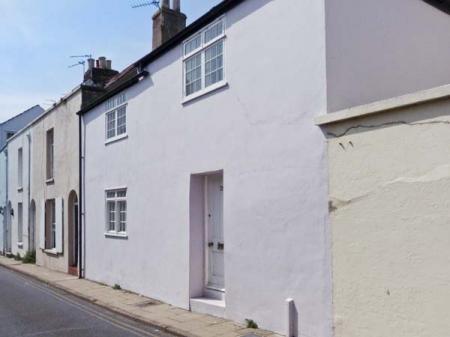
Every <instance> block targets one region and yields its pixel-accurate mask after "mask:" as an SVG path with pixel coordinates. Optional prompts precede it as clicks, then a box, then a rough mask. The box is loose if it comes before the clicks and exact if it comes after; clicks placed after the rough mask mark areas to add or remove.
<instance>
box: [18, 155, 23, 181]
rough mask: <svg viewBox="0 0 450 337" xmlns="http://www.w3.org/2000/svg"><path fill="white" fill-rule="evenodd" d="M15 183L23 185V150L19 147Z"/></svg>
mask: <svg viewBox="0 0 450 337" xmlns="http://www.w3.org/2000/svg"><path fill="white" fill-rule="evenodd" d="M17 185H18V188H22V187H23V150H22V148H20V149H19V150H18V152H17Z"/></svg>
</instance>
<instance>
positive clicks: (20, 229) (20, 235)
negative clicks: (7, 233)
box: [17, 202, 23, 243]
mask: <svg viewBox="0 0 450 337" xmlns="http://www.w3.org/2000/svg"><path fill="white" fill-rule="evenodd" d="M22 241H23V204H22V203H21V202H19V203H18V204H17V242H19V243H21V242H22Z"/></svg>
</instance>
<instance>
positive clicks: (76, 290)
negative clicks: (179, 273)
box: [0, 256, 281, 337]
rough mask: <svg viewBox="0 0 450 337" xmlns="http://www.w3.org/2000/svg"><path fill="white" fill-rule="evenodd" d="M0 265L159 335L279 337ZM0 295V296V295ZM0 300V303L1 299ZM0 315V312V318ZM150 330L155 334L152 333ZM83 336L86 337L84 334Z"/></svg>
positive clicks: (7, 262)
mask: <svg viewBox="0 0 450 337" xmlns="http://www.w3.org/2000/svg"><path fill="white" fill-rule="evenodd" d="M0 266H2V267H5V268H8V269H10V270H13V271H15V272H18V273H21V274H24V275H27V276H28V277H32V278H34V279H36V280H39V281H41V282H43V283H45V284H47V285H48V286H50V287H52V288H56V289H58V290H60V291H63V292H65V293H68V294H71V295H73V296H76V297H77V298H79V299H82V300H84V301H88V302H90V303H92V304H95V305H96V306H99V307H101V308H104V309H106V310H108V311H111V312H114V313H117V314H120V315H121V316H123V317H125V318H127V319H131V320H133V321H135V322H136V324H142V323H144V324H148V325H149V326H150V327H153V328H156V330H158V331H161V332H166V333H169V334H175V335H178V336H183V337H250V336H251V337H254V336H259V337H281V336H280V335H277V334H275V333H273V332H270V331H266V330H261V329H247V328H245V327H244V326H243V325H240V324H237V323H236V322H233V321H229V320H226V319H222V318H217V317H213V316H209V315H204V314H198V313H193V312H190V311H187V310H183V309H180V308H177V307H174V306H171V305H169V304H166V303H162V302H159V301H156V300H153V299H151V298H148V297H144V296H141V295H138V294H134V293H131V292H129V291H126V290H114V289H112V288H111V287H108V286H106V285H103V284H99V283H97V282H92V281H89V280H86V279H79V278H77V277H75V276H71V275H68V274H64V273H60V272H56V271H52V270H49V269H47V268H44V267H39V266H36V265H34V264H23V263H22V262H20V261H15V260H13V259H9V258H6V257H3V256H0ZM0 281H1V278H0ZM0 296H2V294H1V293H0ZM0 298H1V299H2V302H3V297H0ZM24 300H26V299H24ZM1 314H2V313H1V310H0V319H1ZM0 322H1V321H0ZM152 331H153V332H155V330H152ZM0 336H8V335H3V334H1V330H0ZM12 336H22V335H12ZM24 336H28V335H24ZM29 336H31V335H29ZM33 336H35V335H33ZM36 336H38V335H36ZM39 336H40V335H39ZM49 336H53V335H49ZM55 336H56V335H55ZM57 336H58V337H59V336H63V335H57ZM67 336H72V335H67ZM73 336H77V335H73ZM80 336H81V335H80ZM82 336H88V335H85V334H84V335H82ZM93 336H95V337H97V336H98V337H102V336H103V335H100V334H99V335H93ZM105 336H111V337H112V336H116V335H114V334H112V333H111V334H109V335H105ZM118 336H121V337H122V336H128V335H125V334H121V335H118ZM161 336H166V335H161ZM169 336H170V335H169Z"/></svg>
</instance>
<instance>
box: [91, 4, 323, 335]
mask: <svg viewBox="0 0 450 337" xmlns="http://www.w3.org/2000/svg"><path fill="white" fill-rule="evenodd" d="M280 18H283V19H282V20H280ZM225 19H226V25H227V28H226V42H225V64H226V69H225V72H226V75H225V76H226V80H227V82H228V85H227V86H226V87H224V88H222V89H219V90H217V91H216V92H214V93H211V94H208V95H206V96H203V97H201V98H199V99H197V100H194V101H191V102H189V103H187V104H185V105H183V104H182V100H183V97H182V91H183V88H182V79H183V74H182V68H183V67H182V61H181V52H182V47H181V45H179V46H178V47H176V48H175V49H172V50H171V51H169V52H167V53H166V54H165V55H163V56H162V57H160V58H159V59H158V60H156V61H154V62H153V63H152V64H150V65H149V67H148V69H147V70H148V71H149V73H150V76H149V77H148V78H146V79H144V80H143V81H142V82H140V83H139V84H137V85H134V86H133V87H131V88H129V89H128V90H126V95H127V98H128V106H127V137H126V138H124V139H122V140H120V141H117V142H114V143H110V144H107V145H105V115H104V112H105V106H104V105H103V104H102V105H100V106H98V107H96V108H95V109H93V110H92V111H90V112H89V113H87V114H86V115H85V116H84V124H85V157H86V159H85V164H84V168H85V182H84V198H85V199H84V200H85V202H84V206H85V218H84V220H85V230H86V236H85V239H86V241H85V245H86V247H85V248H86V249H85V254H86V255H85V258H86V278H88V279H93V280H97V281H101V282H105V283H107V284H110V285H113V284H116V283H117V284H120V285H121V286H122V287H123V288H125V289H129V290H132V291H135V292H138V293H142V294H145V295H147V296H150V297H153V298H157V299H161V300H164V301H166V302H169V303H171V304H174V305H176V306H180V307H183V308H189V300H190V297H191V296H198V295H199V292H200V291H201V289H200V290H199V287H198V280H199V278H201V277H202V276H201V273H202V272H203V270H201V266H202V262H201V261H200V262H199V261H198V259H197V258H196V257H200V258H201V255H200V256H199V255H194V254H196V253H195V252H196V251H198V248H200V249H202V247H198V245H199V242H200V240H199V237H198V236H200V235H201V233H198V232H196V231H195V230H192V226H191V225H192V224H190V216H192V213H191V214H190V189H191V187H190V183H191V175H192V174H197V173H206V172H216V171H219V170H223V177H224V232H225V233H224V235H225V247H226V248H225V284H226V295H225V297H226V309H225V316H226V317H228V318H230V319H234V320H237V321H241V322H242V321H243V320H244V319H245V318H251V319H254V320H255V321H256V322H257V323H258V324H259V325H260V327H263V328H267V329H271V330H275V331H278V332H283V331H285V328H286V327H285V322H286V317H285V311H286V310H285V306H286V304H285V300H286V299H287V298H293V299H294V302H295V310H296V313H295V315H294V316H295V319H296V320H298V322H297V323H298V326H299V327H300V334H301V335H302V336H311V337H313V336H314V337H315V336H317V337H328V336H331V335H332V331H331V309H330V308H331V286H330V283H331V279H330V268H329V264H330V257H329V249H328V248H329V242H328V215H327V214H328V204H327V200H328V198H327V192H328V191H327V184H326V155H325V153H326V144H325V140H324V137H323V135H322V133H321V131H320V129H319V128H317V127H316V126H314V117H316V116H318V115H320V114H323V113H325V112H326V84H325V77H326V74H325V31H324V5H323V4H322V3H321V2H320V1H291V0H278V1H270V0H248V1H245V2H244V3H243V4H241V5H239V6H238V7H236V8H235V9H233V10H231V11H229V12H228V13H227V14H226V16H225ZM149 43H150V41H149ZM194 180H195V179H194ZM193 184H195V183H194V182H193ZM116 187H126V188H127V202H128V206H127V207H128V214H127V217H128V223H127V226H128V233H127V234H128V238H127V239H117V238H116V239H115V238H107V237H105V226H106V225H105V211H104V210H105V189H109V188H116ZM192 202H194V203H195V202H196V201H195V200H194V201H192ZM197 202H198V201H197ZM200 204H201V203H200ZM193 219H194V220H193V221H194V222H195V217H194V218H193ZM190 251H191V254H192V255H191V258H190ZM200 288H201V287H200Z"/></svg>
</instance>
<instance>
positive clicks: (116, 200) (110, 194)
mask: <svg viewBox="0 0 450 337" xmlns="http://www.w3.org/2000/svg"><path fill="white" fill-rule="evenodd" d="M106 231H107V232H108V233H111V234H120V235H124V234H126V232H127V190H126V189H125V188H123V189H115V190H107V191H106Z"/></svg>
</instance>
